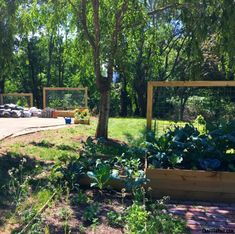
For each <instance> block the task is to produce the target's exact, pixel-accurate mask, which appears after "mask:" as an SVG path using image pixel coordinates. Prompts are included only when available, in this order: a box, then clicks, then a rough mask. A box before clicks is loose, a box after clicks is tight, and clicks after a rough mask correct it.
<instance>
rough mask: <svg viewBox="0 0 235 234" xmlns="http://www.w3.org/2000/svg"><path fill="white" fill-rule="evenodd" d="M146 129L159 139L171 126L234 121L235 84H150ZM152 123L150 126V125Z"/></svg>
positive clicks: (206, 82) (216, 123)
mask: <svg viewBox="0 0 235 234" xmlns="http://www.w3.org/2000/svg"><path fill="white" fill-rule="evenodd" d="M147 109H148V111H147V126H148V128H149V129H151V128H152V127H154V130H155V131H156V133H157V135H158V136H160V135H161V134H163V133H164V132H166V130H167V129H169V128H171V127H174V126H184V125H185V124H186V123H191V124H194V125H195V127H199V126H198V124H199V123H198V121H197V120H198V119H199V118H200V119H203V120H205V121H206V122H207V123H208V124H211V125H218V124H220V123H222V122H224V121H231V120H233V119H235V82H233V81H230V82H219V81H218V82H210V81H201V82H193V81H191V82H150V83H149V88H148V108H147ZM152 120H154V124H152Z"/></svg>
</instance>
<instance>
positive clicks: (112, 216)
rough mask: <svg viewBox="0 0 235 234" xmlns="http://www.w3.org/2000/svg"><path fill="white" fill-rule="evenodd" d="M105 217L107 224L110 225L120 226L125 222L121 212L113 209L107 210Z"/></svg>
mask: <svg viewBox="0 0 235 234" xmlns="http://www.w3.org/2000/svg"><path fill="white" fill-rule="evenodd" d="M107 218H108V222H109V225H110V226H111V227H122V226H123V225H124V222H125V220H124V217H123V216H122V214H120V213H118V212H115V211H109V212H108V213H107Z"/></svg>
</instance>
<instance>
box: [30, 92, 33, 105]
mask: <svg viewBox="0 0 235 234" xmlns="http://www.w3.org/2000/svg"><path fill="white" fill-rule="evenodd" d="M29 98H30V107H33V94H32V93H31V94H29Z"/></svg>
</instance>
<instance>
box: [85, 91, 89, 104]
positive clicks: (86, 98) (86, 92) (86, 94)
mask: <svg viewBox="0 0 235 234" xmlns="http://www.w3.org/2000/svg"><path fill="white" fill-rule="evenodd" d="M85 107H86V108H88V88H87V87H86V88H85Z"/></svg>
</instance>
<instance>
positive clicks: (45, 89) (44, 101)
mask: <svg viewBox="0 0 235 234" xmlns="http://www.w3.org/2000/svg"><path fill="white" fill-rule="evenodd" d="M81 90H83V91H85V106H84V107H83V108H87V107H88V92H87V91H88V89H87V87H85V88H62V87H53V88H50V87H44V88H43V109H45V108H46V107H47V103H46V92H47V91H81Z"/></svg>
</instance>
